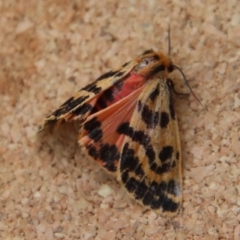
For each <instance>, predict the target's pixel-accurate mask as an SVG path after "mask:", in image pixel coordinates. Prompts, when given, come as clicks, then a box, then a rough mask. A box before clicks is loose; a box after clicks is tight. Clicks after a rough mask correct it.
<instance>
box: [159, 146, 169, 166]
mask: <svg viewBox="0 0 240 240" xmlns="http://www.w3.org/2000/svg"><path fill="white" fill-rule="evenodd" d="M172 154H173V147H172V146H165V147H163V148H162V150H161V151H160V153H159V155H158V157H159V159H160V160H161V162H166V161H167V160H168V159H171V158H172Z"/></svg>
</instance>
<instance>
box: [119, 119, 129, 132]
mask: <svg viewBox="0 0 240 240" xmlns="http://www.w3.org/2000/svg"><path fill="white" fill-rule="evenodd" d="M128 130H129V122H124V123H121V124H120V125H119V126H118V128H117V133H119V134H125V135H128Z"/></svg>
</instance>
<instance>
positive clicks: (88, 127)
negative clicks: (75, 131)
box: [83, 117, 101, 131]
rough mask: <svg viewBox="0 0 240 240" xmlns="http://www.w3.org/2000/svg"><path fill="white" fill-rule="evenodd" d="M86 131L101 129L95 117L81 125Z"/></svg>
mask: <svg viewBox="0 0 240 240" xmlns="http://www.w3.org/2000/svg"><path fill="white" fill-rule="evenodd" d="M83 127H84V129H85V130H86V131H91V130H93V129H95V128H100V127H101V122H99V121H98V119H97V117H94V118H92V119H90V120H89V121H87V122H85V123H84V125H83Z"/></svg>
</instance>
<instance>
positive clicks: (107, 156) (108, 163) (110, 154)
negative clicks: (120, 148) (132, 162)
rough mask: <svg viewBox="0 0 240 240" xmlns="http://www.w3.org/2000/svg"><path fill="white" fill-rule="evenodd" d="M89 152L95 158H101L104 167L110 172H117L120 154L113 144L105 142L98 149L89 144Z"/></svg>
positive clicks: (87, 147)
mask: <svg viewBox="0 0 240 240" xmlns="http://www.w3.org/2000/svg"><path fill="white" fill-rule="evenodd" d="M86 149H87V152H88V154H89V155H90V156H91V157H92V158H93V159H95V160H98V159H99V160H100V161H101V164H102V166H103V167H104V168H106V169H107V170H108V171H110V172H116V170H117V167H116V163H117V161H118V156H119V154H117V153H116V151H115V149H114V147H113V146H110V145H108V144H104V145H102V146H101V147H100V150H98V149H97V148H96V147H95V146H94V145H92V144H88V145H87V146H86Z"/></svg>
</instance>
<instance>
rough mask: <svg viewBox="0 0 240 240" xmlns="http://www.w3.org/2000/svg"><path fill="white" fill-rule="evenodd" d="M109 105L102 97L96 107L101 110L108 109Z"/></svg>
mask: <svg viewBox="0 0 240 240" xmlns="http://www.w3.org/2000/svg"><path fill="white" fill-rule="evenodd" d="M107 106H108V105H107V102H106V100H105V99H104V98H103V97H100V98H99V99H98V100H97V103H96V107H97V108H99V109H104V108H106V107H107Z"/></svg>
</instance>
